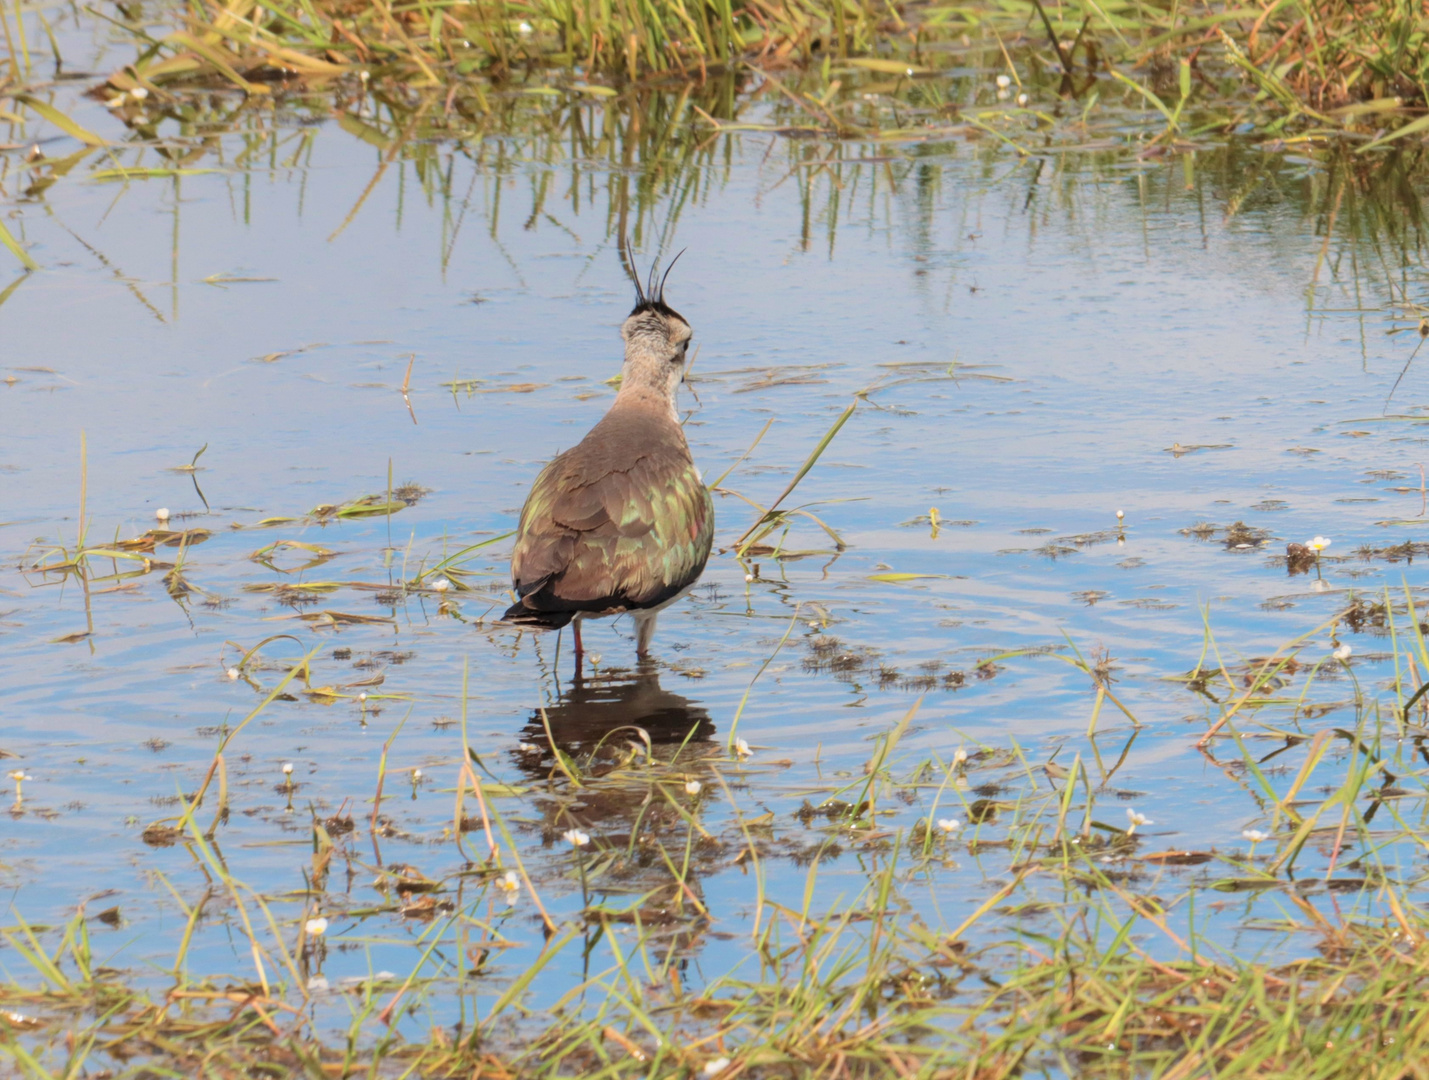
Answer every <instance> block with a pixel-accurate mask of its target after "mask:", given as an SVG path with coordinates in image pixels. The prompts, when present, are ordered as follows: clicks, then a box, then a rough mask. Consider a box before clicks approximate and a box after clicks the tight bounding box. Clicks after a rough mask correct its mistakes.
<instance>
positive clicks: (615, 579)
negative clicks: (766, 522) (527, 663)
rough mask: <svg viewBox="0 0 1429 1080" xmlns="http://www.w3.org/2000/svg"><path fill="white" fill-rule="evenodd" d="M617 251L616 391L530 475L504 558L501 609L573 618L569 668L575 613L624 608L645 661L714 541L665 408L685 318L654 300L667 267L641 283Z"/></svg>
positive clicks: (543, 623)
mask: <svg viewBox="0 0 1429 1080" xmlns="http://www.w3.org/2000/svg"><path fill="white" fill-rule="evenodd" d="M621 255H622V261H624V262H625V264H626V271H627V273H629V275H630V277H631V280H633V281H634V282H635V309H634V310H633V311H631V313H630V315H629V317H628V318H627V319H626V320H625V323H624V325H623V326H622V327H621V328H620V336H621V337H622V338H623V339H624V341H625V365H624V367H622V368H621V372H620V375H621V381H620V391H619V393H617V394H616V396H615V402H614V404H612V405H611V407H610V411H608V412H607V413H606V414H605V416H604V417H603V418H602V419H601V421H600V422H599V423H598V424H596V425H595V427H593V428H591V430H590V432H589V433H588V434H587V435H586V437H585V438H584V439H582V440H581V441H580V442H579V443H578V444H576V445H575V446H573V447H572V448H571V449H569V450H567V451H565V452H564V453H562V454H559V455H557V456H556V458H555V460H554V461H552V462H551V463H550V464H549V465H547V466H546V467H545V468H544V469H542V470H541V473H540V475H539V476H537V477H536V482H535V484H533V485H532V487H531V493H530V495H528V496H527V497H526V505H525V506H524V507H522V509H521V523H520V525H519V526H518V532H517V540H516V547H515V549H514V550H513V551H512V553H511V579H512V584H513V586H514V588H515V591H516V596H517V601H516V603H515V604H513V605H512V606H511V608H510V609H509V610H508V611H507V612H506V614H505V616H504V619H505V621H506V622H509V623H515V624H517V625H520V626H531V627H539V628H541V629H547V630H554V629H558V628H560V627H562V626H565V625H566V624H567V623H571V622H574V627H573V630H574V634H575V647H576V674H577V675H579V674H580V671H581V657H582V654H583V649H582V647H581V620H582V619H587V618H600V617H601V616H603V615H617V614H620V613H622V612H629V613H630V615H631V617H632V618H633V619H634V620H635V635H636V636H635V640H636V651H637V653H638V655H639V656H640V657H642V658H644V657H645V656H647V655H648V654H649V651H650V638H651V636H652V635H653V634H654V632H655V618H656V616H657V615H658V614H659V612H660V611H661V610H662V609H664V608H666V607H668V606H669V605H670V604H672V603H674V602H675V601H676V600H677V599H679V598H680V597H681V596H682V595H684V593H686V592H687V591H688V590H689V589H690V588H691V587H692V586H693V585H694V583H695V582H696V581H697V580H698V579H699V576H700V574H701V573H702V572H703V571H704V568H705V560H707V559H708V558H709V554H710V545H711V543H712V541H713V539H714V503H713V501H712V500H711V499H710V493H709V489H708V488H706V487H705V485H704V481H703V480H701V479H700V474H699V472H698V470H696V469H695V463H694V460H693V458H691V457H690V447H689V444H688V443H687V442H685V432H684V429H682V428H681V427H680V421H679V417H678V416H677V414H676V412H675V392H676V390H678V389H679V386H680V383H682V382H683V381H684V379H685V355H686V352H687V350H688V348H689V344H690V337H691V333H692V332H691V330H690V325H689V323H687V322H686V321H685V320H684V318H683V317H681V315H680V314H679V313H678V312H676V311H675V310H674V309H672V308H671V307H670V306H669V305H668V304H666V303H665V279H666V278H668V277H669V276H670V268H669V267H666V269H665V276H664V277H662V278H661V279H660V282H659V285H658V286H657V285H656V284H655V267H653V266H652V267H651V269H650V277H649V279H648V280H647V282H646V284H645V286H644V287H643V288H642V287H641V284H640V278H639V275H638V274H636V272H635V268H634V266H635V264H634V253H633V252H630V253H629V254H627V253H626V252H622V253H621ZM675 258H676V259H678V258H679V256H678V255H677V256H675ZM670 265H671V266H673V265H674V261H673V260H672V261H671V264H670Z"/></svg>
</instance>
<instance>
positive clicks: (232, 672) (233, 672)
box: [225, 667, 243, 679]
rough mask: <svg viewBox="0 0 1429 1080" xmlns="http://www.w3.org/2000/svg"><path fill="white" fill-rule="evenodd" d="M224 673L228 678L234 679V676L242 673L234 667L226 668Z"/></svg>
mask: <svg viewBox="0 0 1429 1080" xmlns="http://www.w3.org/2000/svg"><path fill="white" fill-rule="evenodd" d="M225 674H226V675H227V676H228V677H229V678H230V679H236V678H238V676H240V675H242V674H243V672H241V671H239V670H238V669H237V668H236V667H231V668H229V669H228V671H227V672H225Z"/></svg>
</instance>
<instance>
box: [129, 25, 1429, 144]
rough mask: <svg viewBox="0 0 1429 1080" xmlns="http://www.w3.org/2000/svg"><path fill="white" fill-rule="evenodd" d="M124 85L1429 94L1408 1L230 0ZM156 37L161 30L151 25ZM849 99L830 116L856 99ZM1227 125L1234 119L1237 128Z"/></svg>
mask: <svg viewBox="0 0 1429 1080" xmlns="http://www.w3.org/2000/svg"><path fill="white" fill-rule="evenodd" d="M175 17H176V18H177V19H178V20H179V21H180V22H181V23H182V28H180V29H176V30H175V31H174V32H172V33H170V34H168V35H167V36H162V37H160V36H156V35H152V34H150V33H149V32H148V30H141V29H140V27H139V26H138V25H132V26H131V28H132V29H133V30H134V32H135V33H136V34H142V35H143V36H144V38H145V39H146V44H145V46H144V47H143V49H142V51H141V53H140V55H139V57H138V59H137V60H136V62H135V63H134V64H133V65H131V66H130V67H128V68H127V69H125V70H124V71H122V72H119V73H116V74H115V75H114V76H113V77H112V78H111V80H110V81H111V85H113V86H114V87H116V88H118V89H121V90H130V89H133V88H135V87H144V88H148V89H150V90H154V91H157V90H159V89H160V88H161V87H166V88H177V87H180V86H183V85H185V84H189V85H192V84H195V83H202V84H205V85H214V84H215V83H223V82H226V83H229V84H232V85H234V86H237V87H238V88H240V89H242V90H244V91H245V92H249V93H264V92H268V91H269V90H270V89H277V88H279V87H281V86H283V85H285V84H289V83H291V82H294V81H298V82H301V83H304V84H321V83H324V82H326V81H329V80H333V79H340V78H343V77H349V76H353V75H357V74H359V73H360V74H361V75H362V77H364V78H376V79H379V80H386V79H391V80H397V81H401V82H404V83H408V84H411V85H417V86H421V85H432V86H456V85H459V84H460V83H462V81H463V80H464V79H466V78H467V77H469V76H472V75H482V76H486V77H488V78H494V79H497V80H502V79H510V78H516V79H518V80H519V79H524V78H525V77H526V75H527V74H528V73H529V72H530V71H532V70H533V69H555V70H557V71H566V72H569V73H571V74H572V75H573V76H574V77H575V78H577V79H578V80H579V79H584V80H588V81H586V82H585V83H584V85H585V86H586V87H587V92H589V93H593V94H600V93H605V92H609V90H610V89H612V88H616V87H619V86H620V85H622V84H624V83H626V82H629V81H650V80H656V81H662V82H664V81H670V80H676V81H689V80H692V79H693V80H698V81H704V80H706V79H707V78H708V77H709V75H710V73H711V72H712V71H719V70H725V69H731V68H741V67H744V66H746V65H749V66H753V67H756V68H758V69H759V70H761V71H765V72H777V71H779V70H781V69H786V68H814V67H819V66H822V67H823V68H824V69H825V73H826V74H827V70H828V66H829V65H832V64H837V65H839V66H840V67H842V68H852V69H854V70H855V71H858V70H862V71H864V72H873V73H878V74H882V75H901V76H903V77H905V78H908V79H912V80H938V79H939V78H940V77H942V76H945V75H947V74H950V73H952V72H955V71H958V70H961V69H966V68H968V67H973V68H978V69H984V70H989V71H998V72H1002V73H1005V74H1006V75H1007V76H1008V77H1009V79H1010V81H1011V84H1012V85H1011V87H1010V89H1012V91H1013V92H1014V93H1015V92H1016V91H1018V90H1023V89H1025V88H1028V84H1031V87H1035V88H1036V89H1038V90H1040V91H1041V93H1040V95H1039V96H1040V97H1041V98H1042V99H1043V100H1044V101H1045V100H1047V99H1048V98H1049V97H1053V98H1057V97H1060V98H1061V99H1063V100H1065V101H1067V102H1073V101H1075V102H1078V103H1079V104H1081V103H1085V100H1086V98H1087V96H1088V95H1089V94H1092V93H1095V92H1102V93H1105V92H1106V91H1107V90H1111V89H1116V88H1117V81H1118V80H1120V81H1123V82H1126V81H1129V84H1134V86H1135V88H1136V92H1137V93H1139V94H1141V95H1142V96H1143V97H1144V98H1145V103H1146V104H1147V105H1148V106H1150V107H1154V108H1155V109H1157V110H1158V111H1160V112H1162V113H1164V114H1165V116H1166V119H1167V120H1168V122H1169V123H1170V124H1171V125H1172V127H1173V128H1176V129H1177V130H1180V129H1182V128H1183V127H1184V125H1183V118H1186V117H1188V116H1189V115H1190V113H1191V112H1194V111H1195V110H1196V108H1197V106H1214V107H1222V106H1224V105H1227V104H1230V105H1239V104H1243V103H1246V102H1253V103H1255V104H1258V105H1259V106H1261V107H1262V108H1261V110H1260V111H1263V112H1264V113H1265V114H1266V116H1268V117H1273V118H1275V119H1279V120H1281V121H1286V120H1301V121H1304V122H1306V123H1312V124H1317V125H1328V126H1330V127H1334V128H1347V129H1350V130H1355V131H1371V130H1375V129H1377V128H1380V127H1384V126H1386V125H1389V126H1397V125H1399V124H1401V123H1403V122H1404V121H1405V120H1406V119H1409V118H1411V117H1413V116H1414V115H1416V114H1415V113H1414V111H1413V110H1415V109H1417V108H1420V107H1422V106H1424V104H1425V102H1426V78H1429V51H1426V41H1425V35H1426V24H1425V20H1424V18H1423V15H1422V12H1420V11H1419V9H1418V7H1417V6H1416V5H1414V4H1412V3H1409V2H1408V0H1389V2H1384V3H1376V4H1351V3H1348V2H1346V0H1335V2H1328V3H1326V2H1321V3H1290V2H1283V0H1282V2H1276V3H1270V4H1266V5H1263V6H1262V5H1244V6H1236V5H1227V4H1220V3H1189V4H1173V5H1171V6H1170V8H1169V9H1167V8H1163V7H1159V6H1154V5H1148V4H1141V3H1136V4H1132V3H1122V4H1105V5H1103V4H1098V3H1095V2H1094V0H1086V2H1085V3H1077V4H1072V3H1063V4H1049V5H1048V6H1045V7H1044V6H1042V5H1040V4H1038V3H1037V2H1036V0H1033V2H1032V3H1029V4H1023V3H1017V4H990V3H962V4H949V3H939V2H936V0H935V2H931V3H892V2H878V0H839V2H837V3H833V4H827V3H822V2H814V0H772V2H763V0H760V2H752V3H748V4H742V5H741V4H736V3H734V2H733V0H712V2H703V0H700V2H691V0H677V2H674V3H659V4H652V3H637V2H633V0H632V2H625V3H620V2H615V3H611V2H598V0H586V2H581V0H532V2H529V3H505V2H499V3H498V2H492V0H475V2H472V0H434V2H426V0H422V2H416V3H394V4H388V3H385V2H383V0H375V2H373V3H370V4H363V3H358V4H354V3H351V2H347V0H342V2H333V0H300V2H295V0H264V2H262V3H260V2H259V0H233V2H231V3H229V4H227V5H225V6H222V7H220V6H219V5H217V4H213V5H204V6H198V5H195V6H193V7H191V8H187V9H183V10H182V12H175ZM146 25H147V20H146ZM837 90H838V87H835V88H834V89H833V90H828V91H824V92H822V93H821V94H820V95H818V99H817V100H816V101H815V102H814V107H815V108H816V109H817V110H819V111H823V112H827V113H833V112H836V111H837V109H838V108H840V107H842V103H841V102H838V100H837ZM1227 120H1229V118H1227Z"/></svg>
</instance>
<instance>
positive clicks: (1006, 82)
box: [997, 75, 1012, 90]
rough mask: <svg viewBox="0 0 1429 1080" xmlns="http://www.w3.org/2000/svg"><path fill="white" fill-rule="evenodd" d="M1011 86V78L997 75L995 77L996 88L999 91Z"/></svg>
mask: <svg viewBox="0 0 1429 1080" xmlns="http://www.w3.org/2000/svg"><path fill="white" fill-rule="evenodd" d="M1011 85H1012V77H1011V76H1010V75H999V76H998V77H997V88H998V89H999V90H1006V89H1007V88H1008V87H1009V86H1011Z"/></svg>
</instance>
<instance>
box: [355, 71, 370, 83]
mask: <svg viewBox="0 0 1429 1080" xmlns="http://www.w3.org/2000/svg"><path fill="white" fill-rule="evenodd" d="M357 77H358V78H359V79H361V80H362V81H363V82H366V81H367V80H368V79H370V78H372V72H370V71H359V72H358V73H357Z"/></svg>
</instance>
